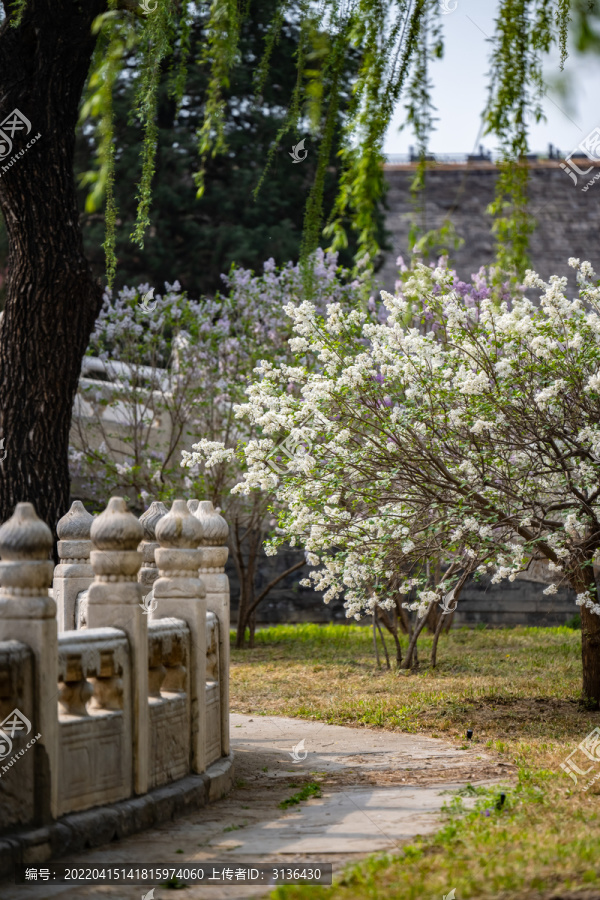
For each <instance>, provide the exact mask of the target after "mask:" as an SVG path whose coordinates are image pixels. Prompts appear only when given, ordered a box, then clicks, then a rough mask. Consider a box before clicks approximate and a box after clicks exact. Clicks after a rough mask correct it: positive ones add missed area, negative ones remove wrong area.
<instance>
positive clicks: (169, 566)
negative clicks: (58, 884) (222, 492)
mask: <svg viewBox="0 0 600 900" xmlns="http://www.w3.org/2000/svg"><path fill="white" fill-rule="evenodd" d="M189 505H190V507H192V509H193V510H194V511H193V512H192V511H191V509H190V508H188V505H187V504H186V503H185V501H183V500H175V501H174V502H173V504H172V508H171V510H170V511H169V510H167V508H166V507H165V506H164V505H163V504H162V503H153V504H152V506H151V507H150V509H149V510H147V512H146V513H144V514H143V515H142V516H141V518H140V519H139V520H138V519H137V518H136V517H135V516H134V515H132V514H131V512H129V510H128V509H127V505H126V504H125V502H124V500H122V499H121V498H119V497H113V498H112V499H111V500H110V501H109V503H108V506H107V508H106V510H105V511H104V512H103V513H101V514H100V515H98V516H95V517H92V516H90V515H89V514H88V513H87V512H86V511H85V509H84V508H83V506H82V504H81V503H79V502H77V501H76V502H75V503H74V504H73V506H72V507H71V509H70V510H69V512H68V513H67V514H66V515H65V516H64V517H63V518H62V519H61V520H60V522H59V524H58V535H59V539H60V540H59V542H58V554H59V559H60V563H59V565H58V566H57V567H56V568H55V569H54V571H53V564H52V562H51V561H50V559H49V554H50V551H51V548H52V536H51V532H50V529H49V528H48V527H47V526H46V525H45V524H44V523H43V522H42V521H41V520H40V519H39V518H38V517H37V515H36V513H35V510H34V508H33V506H32V504H29V503H20V504H18V506H17V508H16V510H15V513H14V515H13V516H12V517H11V518H10V519H9V520H8V521H7V522H5V523H4V525H2V527H0V559H1V562H0V873H1V872H2V869H3V860H4V857H3V853H4V850H5V846H4V844H3V838H2V835H3V834H5V835H7V836H8V840H7V841H6V846H7V847H12V848H13V849H12V850H11V851H10V852H11V853H13V851H14V836H13V832H14V831H15V829H18V830H19V834H21V833H22V830H23V828H25V827H30V828H37V829H38V830H39V827H40V826H46V827H49V828H52V827H58V826H59V824H60V823H66V822H68V821H70V818H69V817H70V816H72V815H75V814H77V813H81V811H83V810H89V811H90V812H89V813H86V815H92V814H93V810H94V809H95V808H97V807H107V806H110V805H111V804H112V805H113V806H111V808H115V809H116V808H118V807H119V803H123V802H125V801H131V798H134V797H138V798H144V797H148V798H149V801H148V802H152V800H151V798H152V795H153V792H156V791H160V790H161V788H164V787H165V786H168V785H169V784H179V783H181V784H182V785H183V784H186V785H187V784H188V782H190V779H192V781H193V778H198V777H201V778H202V779H204V780H203V781H202V782H201V783H202V785H206V784H207V783H208V782H207V781H206V778H207V776H208V777H210V776H211V772H212V771H213V769H214V771H215V772H216V771H217V769H215V766H217V767H219V768H218V771H219V773H221V774H220V775H219V778H220V781H219V784H220V785H223V784H225V783H226V782H227V783H228V779H229V778H230V775H229V774H228V775H227V778H225V780H224V778H223V772H224V771H226V772H227V773H230V772H231V757H230V751H229V698H228V679H229V640H228V638H229V584H228V581H227V577H226V575H225V574H224V565H225V561H226V559H227V552H228V551H227V547H226V546H225V542H226V540H227V533H228V526H227V523H226V522H225V521H224V519H223V518H222V517H221V516H220V515H219V513H218V512H217V511H215V510H214V509H213V507H212V504H211V503H208V502H207V501H201V502H198V501H196V502H195V503H193V502H191V503H190V504H189ZM53 575H54V580H53V581H52V576H53ZM51 584H53V590H49V588H50V585H51ZM78 626H79V627H78ZM32 737H34V738H35V740H34V741H32V740H31V739H32ZM28 740H29V741H30V742H31V744H32V746H31V747H30V745H29V744H28ZM24 750H26V751H28V752H22V751H24ZM15 755H16V756H15ZM5 760H6V762H5ZM3 764H4V765H3ZM223 764H225V766H226V769H225V770H224V769H223ZM5 767H6V770H5ZM194 784H195V782H194ZM194 791H195V792H196V793H195V796H196V795H197V794H198V788H197V787H194ZM203 791H204V793H203V794H202V796H204V794H206V790H204V788H203ZM209 793H210V792H209ZM207 796H208V795H207ZM115 804H116V807H115V806H114V805H115ZM124 808H125V813H123V811H122V810H121V812H120V813H119V815H121V816H122V815H125V814H126V811H127V808H126V807H124ZM142 819H143V817H142ZM52 823H56V826H54V825H53V824H52ZM63 830H64V828H63ZM133 830H135V829H133ZM35 833H36V834H37V832H35ZM32 834H33V832H32ZM36 840H38V839H37V838H36ZM32 841H33V838H32ZM34 843H35V842H34ZM38 843H39V841H38ZM54 843H56V841H55V842H54ZM36 846H38V845H37V844H36ZM53 846H54V845H53V843H52V841H49V845H48V848H47V849H46V850H45V851H40V849H39V846H38V849H37V850H36V853H37V857H36V860H37V861H38V862H39V860H40V858H41V856H44V854H45V856H44V858H49V856H50V855H51V853H52V847H53ZM7 852H8V851H7ZM40 854H41V856H40ZM33 855H35V854H33V851H32V857H31V858H32V859H33ZM26 856H27V854H26V853H25V852H24V851H22V852H21V855H20V857H19V859H20V860H23V861H25V860H26ZM12 861H13V862H14V861H15V860H14V854H13V858H12Z"/></svg>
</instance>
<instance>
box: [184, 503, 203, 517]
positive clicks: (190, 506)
mask: <svg viewBox="0 0 600 900" xmlns="http://www.w3.org/2000/svg"><path fill="white" fill-rule="evenodd" d="M199 502H200V501H199V500H188V502H187V508H188V509H189V511H190V512H191V513H192V515H194V516H195V515H196V510H197V509H198V503H199Z"/></svg>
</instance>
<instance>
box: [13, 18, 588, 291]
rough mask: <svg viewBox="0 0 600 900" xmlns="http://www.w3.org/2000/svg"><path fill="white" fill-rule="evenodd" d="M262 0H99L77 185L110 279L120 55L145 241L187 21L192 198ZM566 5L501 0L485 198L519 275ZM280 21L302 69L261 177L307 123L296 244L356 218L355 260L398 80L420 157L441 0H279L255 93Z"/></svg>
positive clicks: (370, 236) (501, 256)
mask: <svg viewBox="0 0 600 900" xmlns="http://www.w3.org/2000/svg"><path fill="white" fill-rule="evenodd" d="M259 2H260V0H239V2H238V0H212V2H209V3H207V2H204V3H203V2H199V3H191V2H190V0H150V2H146V3H144V6H142V5H137V3H135V2H134V0H108V3H107V7H108V8H107V12H105V13H104V14H103V15H101V16H100V17H99V18H98V20H97V21H96V25H95V29H96V30H97V31H98V32H99V33H100V40H99V47H101V48H102V53H97V54H96V56H95V61H94V67H93V69H92V73H91V76H90V78H89V81H88V91H87V95H86V99H85V102H84V104H83V109H82V115H87V116H89V115H91V116H92V117H94V118H95V119H96V122H97V131H98V133H97V153H96V170H95V171H94V172H93V173H86V175H85V176H84V183H86V184H89V185H90V186H91V188H92V190H91V192H90V195H89V197H88V209H89V208H93V209H95V208H97V206H98V202H99V199H100V197H102V198H103V199H104V200H105V202H106V207H107V209H106V240H105V244H104V246H105V250H106V256H107V274H108V280H109V283H111V282H112V279H113V277H114V271H115V265H116V260H115V251H114V231H115V222H116V216H117V210H116V209H115V204H114V197H113V191H112V185H113V177H114V160H115V153H118V148H117V149H115V147H114V134H113V112H112V94H113V90H114V87H115V83H116V80H117V78H118V77H119V75H120V74H121V72H122V69H123V67H124V65H125V64H126V60H127V59H130V58H131V54H132V52H133V53H134V54H135V64H136V72H137V91H136V110H135V112H136V115H137V117H138V120H139V122H140V125H141V128H142V130H143V134H144V140H143V148H142V171H141V177H140V183H139V185H138V190H137V197H138V212H137V220H136V225H135V229H134V232H133V235H132V238H133V240H134V241H135V242H137V243H138V244H140V245H142V246H143V241H144V234H145V232H146V230H147V228H148V226H149V224H150V207H151V197H152V180H153V176H154V171H155V160H156V152H157V140H158V129H157V124H156V106H157V99H156V98H157V89H158V85H159V82H160V79H161V78H163V77H166V78H168V79H169V90H170V94H171V96H172V97H173V98H174V99H175V106H176V109H177V111H179V109H180V107H181V104H182V101H183V98H184V95H185V84H186V76H187V61H188V58H189V55H190V40H191V33H192V24H194V23H198V22H199V23H200V24H201V25H202V26H203V44H202V47H201V54H200V56H201V65H202V66H204V67H205V68H206V70H207V75H208V77H207V92H206V98H205V108H204V119H203V123H202V125H201V127H200V129H199V133H198V155H199V167H198V171H197V173H196V175H195V181H196V188H197V193H198V196H199V197H201V196H202V193H203V189H204V177H205V168H206V162H207V160H208V159H209V158H210V157H213V156H215V155H216V154H218V153H224V152H226V150H227V134H226V99H227V90H228V88H229V83H230V75H231V71H232V69H233V67H234V65H235V64H236V62H237V61H238V42H239V37H240V31H241V27H242V23H243V21H244V19H245V18H247V17H251V16H252V14H253V8H254V4H257V3H259ZM26 4H27V0H15V2H14V4H13V5H12V8H11V13H10V19H11V24H13V25H17V24H18V23H19V21H20V20H21V17H22V15H23V10H24V9H25V7H26ZM146 7H147V8H146ZM152 7H154V9H152ZM573 12H575V14H576V17H577V22H578V23H580V21H582V18H581V17H582V16H583V17H584V18H585V15H586V14H584V13H582V11H581V0H499V12H498V17H497V20H496V32H495V36H494V38H493V41H492V57H491V71H490V89H489V96H488V103H487V107H486V110H485V113H484V121H485V126H486V133H487V134H492V135H495V136H496V137H497V138H498V141H499V145H500V157H501V158H500V162H499V167H498V169H499V174H498V179H497V191H496V198H495V200H494V202H493V203H492V204H491V207H490V211H491V212H492V214H493V215H494V217H495V226H494V227H495V233H496V239H497V247H498V262H499V265H500V266H501V268H502V269H503V270H505V271H507V270H508V271H512V272H514V273H515V274H519V273H521V272H522V270H523V268H524V267H525V265H526V263H527V246H528V235H529V233H530V232H531V230H532V229H533V222H532V221H531V219H530V217H529V215H528V213H527V166H526V161H525V160H526V156H527V150H528V131H527V128H528V122H529V121H531V120H536V121H539V119H540V118H542V109H541V100H542V97H543V94H544V90H545V86H544V80H543V77H542V61H543V57H544V56H545V55H546V54H547V53H548V51H549V50H550V49H551V47H552V46H553V45H554V44H556V45H557V46H558V48H559V51H560V59H561V67H562V66H563V65H564V62H565V59H566V55H567V36H568V29H569V22H570V19H571V14H572V13H573ZM590 15H593V14H590ZM286 21H293V22H294V23H295V24H296V25H297V26H298V30H299V34H300V40H299V44H298V48H297V52H296V64H297V70H298V77H297V80H296V85H295V87H294V89H293V92H292V96H291V97H289V98H288V99H289V107H288V115H287V117H286V119H285V121H284V124H283V126H282V128H281V129H280V132H279V134H278V135H277V139H276V141H275V142H274V145H273V147H272V148H271V152H270V154H269V157H268V159H267V160H266V161H265V167H264V172H263V179H262V180H263V181H264V178H265V177H266V175H267V173H268V170H269V166H270V164H271V162H272V160H273V158H274V154H275V152H276V150H277V148H278V146H279V144H280V142H281V140H282V138H283V137H284V136H285V134H287V133H288V132H289V131H293V130H295V131H296V132H298V131H299V129H300V128H301V127H302V128H303V129H304V133H306V130H308V131H309V132H310V134H311V135H312V137H313V139H314V141H315V142H316V144H317V147H318V159H317V164H316V168H315V177H314V182H313V185H312V189H311V190H310V191H309V195H308V200H307V207H306V215H305V226H304V227H305V233H304V240H303V256H304V257H306V256H308V254H309V253H310V251H311V249H314V247H315V245H316V244H317V243H318V242H319V240H320V238H321V235H325V236H326V237H327V238H328V239H329V240H330V241H331V246H332V247H333V248H334V249H336V248H340V247H344V246H347V244H348V234H347V230H348V228H351V229H353V230H354V231H355V232H356V235H357V243H358V257H359V258H360V260H361V264H362V265H365V263H366V264H367V265H369V266H372V265H373V264H374V261H375V259H376V257H377V254H378V251H379V247H378V245H377V237H376V235H377V225H376V216H375V211H376V208H377V203H378V201H379V200H380V199H381V197H382V196H383V192H384V177H383V168H382V164H383V162H384V156H383V141H384V137H385V135H386V132H387V130H388V127H389V125H390V122H391V119H392V115H393V113H394V111H395V109H396V107H397V104H398V102H399V100H400V97H401V94H402V92H403V90H404V89H405V87H406V85H407V84H409V85H410V90H409V101H410V102H409V105H408V112H409V118H410V117H411V115H412V124H413V126H414V127H415V128H416V130H417V141H418V144H419V148H420V155H421V158H422V160H423V161H424V156H425V153H424V149H423V148H424V147H425V146H426V131H427V129H430V128H431V127H432V124H433V116H432V115H431V111H432V109H433V107H432V105H431V102H430V96H429V82H428V67H427V65H426V60H427V57H428V55H429V56H431V53H432V51H433V53H434V55H440V54H441V52H442V44H441V36H440V32H439V22H440V9H439V3H438V2H436V0H321V2H320V3H319V4H315V3H312V2H311V0H279V2H277V3H276V4H275V11H274V14H273V18H272V21H271V25H270V27H269V28H268V29H267V32H266V34H265V44H264V52H263V57H262V59H261V60H258V61H257V68H256V77H255V86H256V91H257V102H260V93H261V91H262V89H263V87H264V84H265V82H266V79H267V78H268V74H269V62H270V58H271V54H272V50H273V47H274V46H275V44H276V42H277V40H278V38H279V35H280V32H281V29H282V27H283V25H284V24H285V22H286ZM586 22H587V19H586ZM325 44H326V46H327V55H326V56H325V58H321V59H317V62H316V63H315V54H316V57H318V56H319V53H318V52H317V51H318V48H319V47H321V49H322V47H323V46H325ZM428 48H429V49H428ZM348 55H353V56H354V57H355V58H356V59H357V61H358V68H357V74H356V76H355V77H354V79H353V81H352V82H351V83H350V84H348V83H345V82H346V79H345V78H344V74H343V73H344V68H343V62H344V59H345V58H346V57H347V56H348ZM411 98H412V99H411ZM342 99H343V100H344V102H343V103H342ZM340 118H341V119H342V122H341V132H342V135H341V149H340V151H339V155H340V157H341V162H342V174H341V177H340V181H339V186H338V195H337V199H336V201H335V203H334V207H333V209H332V211H331V214H330V216H329V219H328V221H327V225H326V227H325V228H324V229H323V228H322V223H323V216H324V210H323V184H324V177H325V172H326V169H327V165H328V161H329V157H330V154H331V150H332V144H333V136H334V132H335V130H336V128H338V127H339V120H340ZM422 174H423V172H422V171H421V175H422ZM261 183H262V182H261ZM259 187H260V185H259Z"/></svg>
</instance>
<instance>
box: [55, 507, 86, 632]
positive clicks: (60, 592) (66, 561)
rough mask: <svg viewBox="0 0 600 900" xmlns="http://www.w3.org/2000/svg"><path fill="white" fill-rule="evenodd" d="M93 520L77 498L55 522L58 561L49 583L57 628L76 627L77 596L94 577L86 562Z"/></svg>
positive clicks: (67, 629) (63, 629) (68, 628)
mask: <svg viewBox="0 0 600 900" xmlns="http://www.w3.org/2000/svg"><path fill="white" fill-rule="evenodd" d="M93 521H94V517H93V516H91V515H90V514H89V512H88V511H87V510H86V509H85V507H84V505H83V503H82V502H81V500H75V501H73V504H72V506H71V509H70V510H69V512H68V513H67V514H66V515H64V516H63V517H62V519H60V521H59V523H58V525H57V526H56V530H57V532H58V537H59V538H60V540H59V541H58V555H59V558H60V563H59V565H58V566H57V567H56V569H55V570H54V581H53V587H54V599H55V601H56V609H57V621H58V630H59V631H72V630H73V629H74V628H76V627H77V625H76V622H75V606H76V602H77V596H78V594H80V593H81V592H82V591H86V590H87V589H88V588H89V586H90V584H91V583H92V581H93V580H94V570H93V569H92V567H91V565H90V551H91V549H92V542H91V540H90V528H91V527H92V522H93Z"/></svg>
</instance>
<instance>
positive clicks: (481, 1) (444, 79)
mask: <svg viewBox="0 0 600 900" xmlns="http://www.w3.org/2000/svg"><path fill="white" fill-rule="evenodd" d="M440 2H441V3H443V4H444V6H445V7H447V8H452V7H454V6H456V9H454V10H453V11H452V12H449V13H447V14H444V15H442V17H441V20H442V28H443V36H444V45H445V50H444V58H443V59H442V60H438V61H436V62H434V63H432V65H431V80H432V82H433V85H434V89H433V102H434V104H435V106H436V107H437V113H436V115H437V116H438V119H439V121H438V122H436V131H435V132H434V133H433V134H432V136H431V141H430V150H431V152H432V153H438V154H442V153H472V152H473V151H474V150H475V149H476V147H477V146H478V145H479V143H483V145H484V147H485V148H486V149H487V150H494V149H495V148H496V142H495V140H494V138H493V137H492V136H489V135H488V136H487V137H486V138H483V139H482V140H481V141H478V135H479V132H480V128H481V113H482V110H483V109H484V107H485V102H486V97H487V85H488V78H487V72H488V70H489V54H490V44H489V43H488V40H487V38H488V37H491V36H492V35H493V33H494V19H495V15H496V9H497V7H498V2H497V0H440ZM545 71H546V74H547V76H549V77H550V79H554V78H557V77H560V72H559V66H558V53H556V54H554V55H553V58H549V63H548V65H547V66H546V67H545ZM565 73H566V76H565V77H566V78H567V79H569V84H570V86H571V90H570V100H569V99H565V98H564V97H562V96H560V93H559V92H558V91H557V90H555V89H552V88H551V89H550V90H549V91H548V93H547V95H546V98H545V101H544V104H543V106H544V112H545V114H546V117H547V121H546V122H540V123H539V124H537V125H536V124H532V125H531V128H530V147H531V150H532V152H540V153H544V154H545V153H547V151H548V144H553V145H554V147H558V148H559V149H560V150H561V155H565V154H566V153H568V152H569V151H571V150H573V149H574V148H576V147H577V145H578V144H579V142H580V141H581V140H582V139H583V138H584V137H585V136H586V135H587V134H588V132H590V131H591V130H592V129H593V128H595V127H596V126H598V125H600V109H599V108H598V106H599V104H598V85H600V58H592V57H588V56H586V57H581V56H579V57H577V56H575V55H570V56H569V59H567V62H566V64H565ZM403 119H404V110H403V103H402V101H401V103H400V105H399V108H398V110H397V111H396V114H395V116H394V119H393V121H392V123H391V125H390V128H389V130H388V133H387V136H386V141H385V145H384V151H385V153H389V154H393V153H407V152H408V148H409V146H410V145H411V144H414V143H415V141H414V135H412V133H411V132H410V131H409V129H406V130H404V131H401V132H399V131H398V126H399V125H401V123H402V121H403Z"/></svg>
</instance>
